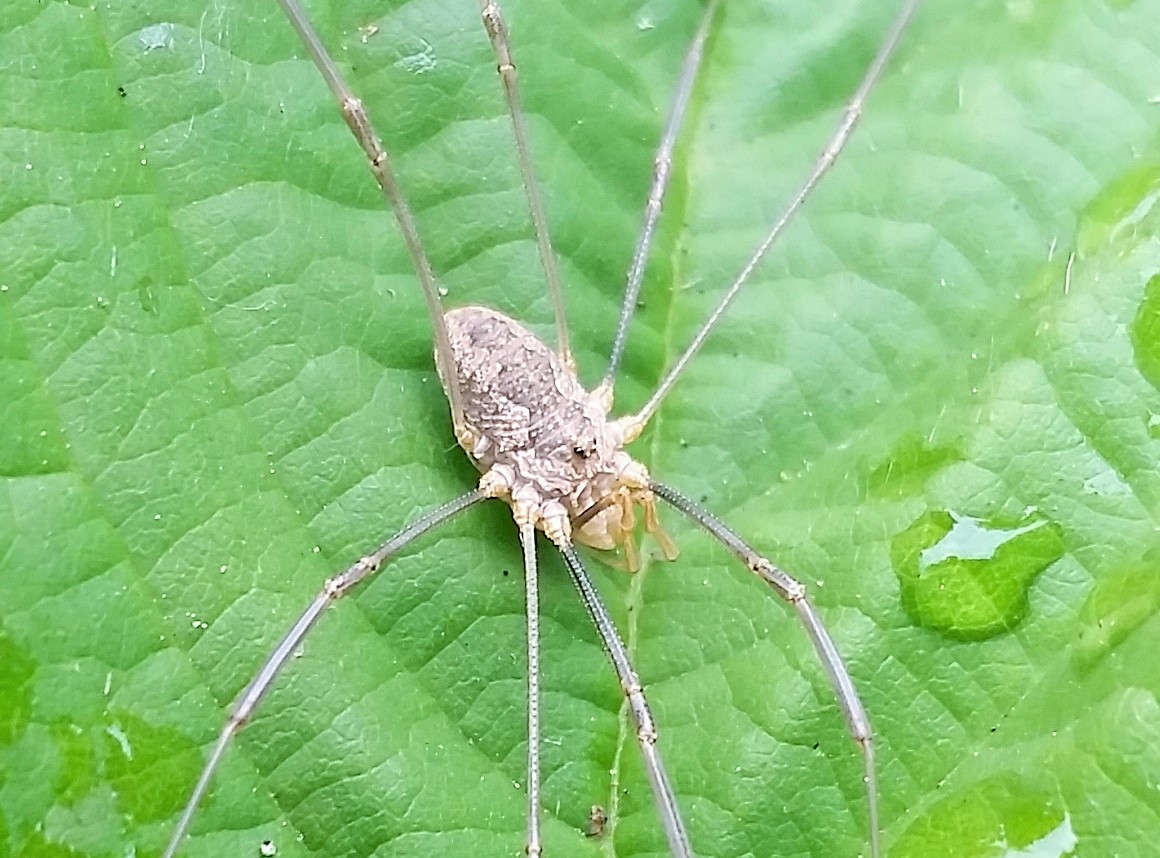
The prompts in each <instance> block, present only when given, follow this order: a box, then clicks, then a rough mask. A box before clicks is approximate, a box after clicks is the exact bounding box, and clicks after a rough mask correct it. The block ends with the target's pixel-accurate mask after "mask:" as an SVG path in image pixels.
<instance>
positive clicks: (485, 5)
mask: <svg viewBox="0 0 1160 858" xmlns="http://www.w3.org/2000/svg"><path fill="white" fill-rule="evenodd" d="M479 12H480V16H481V17H482V18H483V27H484V29H485V30H487V37H488V39H490V40H491V47H492V50H494V51H495V60H496V71H497V72H499V79H500V81H501V82H502V83H503V91H504V95H505V97H506V98H507V105H508V114H509V115H510V116H511V120H512V131H513V133H514V134H515V138H516V153H517V155H518V157H519V162H520V175H521V176H522V177H523V181H524V193H525V194H527V197H528V208H529V210H530V211H531V214H532V226H533V227H534V228H535V231H536V244H537V245H538V246H539V249H540V262H541V264H542V265H543V266H544V276H545V277H546V278H547V279H548V294H549V296H550V297H551V299H552V308H553V310H554V311H555V313H556V348H557V351H558V352H559V354H560V358H561V359H562V360H563V361H564V363H565V364H566V365H567V366H569V367H574V366H575V365H576V364H575V361H574V360H573V359H572V347H571V345H570V344H569V342H568V321H567V319H566V318H565V313H564V291H563V289H562V288H561V286H560V272H559V269H558V268H557V267H556V252H555V251H554V250H553V249H552V239H551V238H550V237H549V235H548V219H547V218H546V217H545V216H544V204H543V202H542V201H541V200H540V186H539V183H538V182H537V181H536V174H535V170H533V168H532V150H531V147H530V146H529V145H528V131H527V125H526V124H525V122H524V111H523V108H522V107H520V89H519V80H518V73H517V72H516V63H515V60H514V59H512V50H511V40H510V39H509V38H508V29H507V22H505V21H504V18H503V10H502V9H500V6H499V0H479Z"/></svg>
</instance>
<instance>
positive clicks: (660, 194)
mask: <svg viewBox="0 0 1160 858" xmlns="http://www.w3.org/2000/svg"><path fill="white" fill-rule="evenodd" d="M720 5H721V4H720V0H709V3H708V5H706V7H705V11H704V13H702V15H701V23H700V24H698V25H697V32H696V33H695V34H694V35H693V41H692V42H690V43H689V47H688V49H687V50H686V51H685V59H684V60H683V61H682V63H681V74H680V77H679V78H678V79H677V90H676V92H675V93H674V94H673V102H672V104H671V105H670V106H669V116H668V119H666V120H665V130H664V132H663V133H662V135H661V142H660V145H659V146H657V152H656V155H655V156H653V174H652V185H651V186H650V187H649V191H648V201H647V202H646V203H645V206H644V223H642V224H641V228H640V235H639V236H638V237H637V240H636V248H635V249H634V250H633V252H632V262H631V263H630V264H629V267H628V280H627V282H626V284H625V289H624V301H623V302H622V303H621V305H620V318H619V319H618V320H617V322H616V337H615V338H614V339H613V341H612V353H611V355H609V358H608V370H607V371H606V372H605V373H604V380H603V381H602V382H601V383H600V386H601V388H603V389H605V390H607V391H608V392H609V394H611V393H612V390H613V387H614V386H615V384H616V371H617V370H618V369H619V368H620V359H621V358H622V357H623V356H624V344H625V342H626V341H627V340H628V326H629V323H630V322H631V321H632V315H633V313H634V312H635V311H636V302H637V299H638V298H639V297H640V286H641V282H642V281H643V280H644V271H645V266H646V265H647V264H648V254H649V250H650V249H651V248H652V240H653V233H654V232H655V231H656V225H657V219H658V218H659V217H660V215H661V202H662V201H663V200H664V198H665V191H667V190H668V188H669V175H670V173H671V171H672V167H673V149H674V148H675V147H676V144H677V135H678V134H680V131H681V125H682V124H683V123H684V120H685V111H686V109H687V108H688V106H689V99H690V97H691V96H692V94H693V86H694V84H696V82H697V72H698V71H699V70H700V68H701V59H702V58H703V57H704V54H705V42H706V40H708V38H709V28H710V26H711V25H712V23H713V19H714V18H715V17H716V16H717V8H718V7H719V6H720Z"/></svg>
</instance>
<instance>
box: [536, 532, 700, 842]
mask: <svg viewBox="0 0 1160 858" xmlns="http://www.w3.org/2000/svg"><path fill="white" fill-rule="evenodd" d="M556 547H557V548H559V549H560V553H561V554H562V555H564V562H565V563H567V564H568V571H569V573H571V575H572V583H574V584H575V585H576V589H577V590H579V591H580V598H581V600H583V602H584V607H585V608H587V609H588V615H589V616H590V617H591V618H592V623H593V625H595V626H596V631H597V632H598V633H599V634H600V642H601V643H602V644H603V645H604V651H605V652H606V653H608V658H609V659H610V660H611V661H612V667H613V669H615V670H616V678H617V679H619V680H620V688H621V690H622V691H623V692H624V696H625V697H626V698H627V699H628V708H629V711H630V712H632V720H633V721H634V722H635V723H636V741H637V744H638V745H640V752H641V754H642V755H643V756H644V770H645V772H646V774H647V775H648V782H649V786H651V787H652V791H653V798H654V800H655V801H656V805H657V812H658V813H659V814H660V818H661V826H662V827H663V828H664V831H665V838H666V839H667V840H668V842H669V852H670V853H671V854H672V856H673V858H692V856H693V847H692V846H691V845H689V835H688V833H687V832H686V831H685V823H684V821H683V820H682V819H681V811H680V809H679V808H678V807H677V799H676V796H675V795H673V788H672V785H671V784H670V783H669V776H668V775H667V774H666V773H665V766H664V763H663V762H661V754H660V751H659V750H658V749H657V739H658V738H659V736H658V734H657V726H656V722H655V721H653V716H652V712H651V711H650V710H649V706H648V701H647V700H646V699H645V696H644V688H642V687H641V684H640V678H639V677H638V676H637V675H636V671H635V670H634V669H633V667H632V661H631V660H630V659H629V657H628V650H627V649H626V648H625V646H624V641H622V640H621V639H620V635H619V634H617V631H616V626H614V625H613V624H612V618H611V617H610V616H608V609H607V608H606V607H605V606H604V602H603V601H601V599H600V594H599V593H597V592H596V587H595V586H594V585H593V584H592V579H591V578H589V577H588V572H587V570H586V569H585V568H584V564H583V563H582V562H581V561H580V555H578V554H577V553H576V548H575V546H574V545H572V543H570V542H565V543H562V544H560V543H558V544H557V546H556Z"/></svg>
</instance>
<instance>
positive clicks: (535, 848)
mask: <svg viewBox="0 0 1160 858" xmlns="http://www.w3.org/2000/svg"><path fill="white" fill-rule="evenodd" d="M520 542H521V543H522V544H523V547H524V592H525V603H524V605H525V611H526V614H527V620H528V839H527V843H526V845H525V851H526V853H527V855H528V858H536V856H539V855H540V854H541V852H542V851H543V848H542V846H541V844H540V588H539V580H538V579H537V577H536V528H535V525H533V524H532V523H531V521H529V520H524V521H521V522H520Z"/></svg>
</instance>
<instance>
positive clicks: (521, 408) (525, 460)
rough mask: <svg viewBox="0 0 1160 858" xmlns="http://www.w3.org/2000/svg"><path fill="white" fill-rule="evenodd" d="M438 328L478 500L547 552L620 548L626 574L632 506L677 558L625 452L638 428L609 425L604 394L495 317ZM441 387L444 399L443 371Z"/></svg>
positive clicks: (477, 313)
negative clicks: (497, 503) (506, 507)
mask: <svg viewBox="0 0 1160 858" xmlns="http://www.w3.org/2000/svg"><path fill="white" fill-rule="evenodd" d="M444 319H445V320H446V322H447V330H448V334H449V336H450V340H451V352H452V356H453V358H454V362H455V368H454V372H455V377H456V380H457V383H458V385H459V390H460V391H461V394H462V402H463V414H464V419H463V427H464V431H463V432H462V433H461V436H460V439H459V443H460V444H461V446H462V447H463V449H464V450H466V451H467V454H468V456H469V457H470V458H471V461H472V462H473V463H474V464H475V466H476V467H477V468H479V470H480V471H481V472H482V473H483V475H484V476H483V479H482V481H481V487H482V488H483V489H484V491H485V492H486V493H487V494H488V495H489V496H492V497H498V498H502V499H503V500H505V501H507V502H508V503H510V504H511V506H512V509H513V512H514V514H515V516H516V519H517V521H519V520H523V519H524V518H527V519H528V520H530V521H531V523H532V524H534V525H536V526H537V527H540V528H541V529H542V530H543V531H544V532H545V533H546V534H547V535H548V537H549V538H550V539H551V540H552V541H553V542H557V543H560V542H562V541H563V542H566V541H567V540H568V539H569V538H575V539H576V541H578V542H581V543H583V544H585V545H588V546H590V547H592V548H598V549H602V550H610V549H614V548H617V547H621V546H623V547H624V550H625V555H626V561H627V564H628V566H629V568H630V569H633V570H635V569H636V568H638V566H639V556H638V555H637V552H636V548H635V543H634V541H633V531H634V529H635V524H636V520H635V514H634V508H635V505H636V504H640V505H642V506H644V510H645V526H646V528H647V529H648V530H649V531H650V532H651V533H654V534H656V535H657V537H658V539H659V541H660V543H661V546H662V548H663V549H664V551H665V554H666V556H668V557H669V558H670V559H671V558H672V557H673V556H675V548H674V547H673V545H672V543H671V541H670V540H669V539H668V538H667V536H665V535H664V532H663V531H662V530H661V529H660V527H659V524H658V523H657V517H656V512H655V499H654V498H653V495H652V492H651V491H650V490H649V481H650V477H649V473H648V470H647V469H646V468H645V467H644V465H642V464H641V463H640V462H637V461H636V460H635V459H633V458H632V456H630V455H629V454H628V453H627V452H625V450H624V446H625V445H626V444H627V443H628V442H630V441H632V440H633V439H634V438H636V436H637V435H638V434H639V432H640V424H639V423H638V422H637V421H635V420H633V419H632V418H622V419H619V420H616V419H610V418H609V411H610V410H611V405H612V397H611V394H610V392H609V391H608V389H607V388H604V387H598V388H597V389H596V390H593V391H589V390H586V389H585V388H584V386H583V384H581V382H580V380H579V379H578V378H577V377H576V372H575V370H574V369H573V368H572V366H571V365H570V364H569V363H568V362H566V361H565V360H563V359H561V358H560V356H559V355H557V354H556V352H554V351H553V350H552V349H551V348H549V347H548V346H547V345H546V344H545V343H544V342H543V341H541V340H540V339H539V338H538V337H537V336H536V335H535V334H533V333H532V332H531V331H529V330H528V329H527V328H526V327H524V326H523V325H521V324H520V323H519V322H517V321H515V320H514V319H512V318H510V317H508V316H506V315H504V314H503V313H500V312H498V311H496V310H492V309H489V308H486V307H462V308H458V309H455V310H450V311H448V312H447V313H446V314H444ZM439 363H440V362H439V359H438V354H436V365H437V366H439ZM440 379H441V381H443V386H444V390H445V391H446V390H447V382H446V378H445V373H444V371H443V369H442V367H440ZM448 398H450V393H448Z"/></svg>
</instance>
